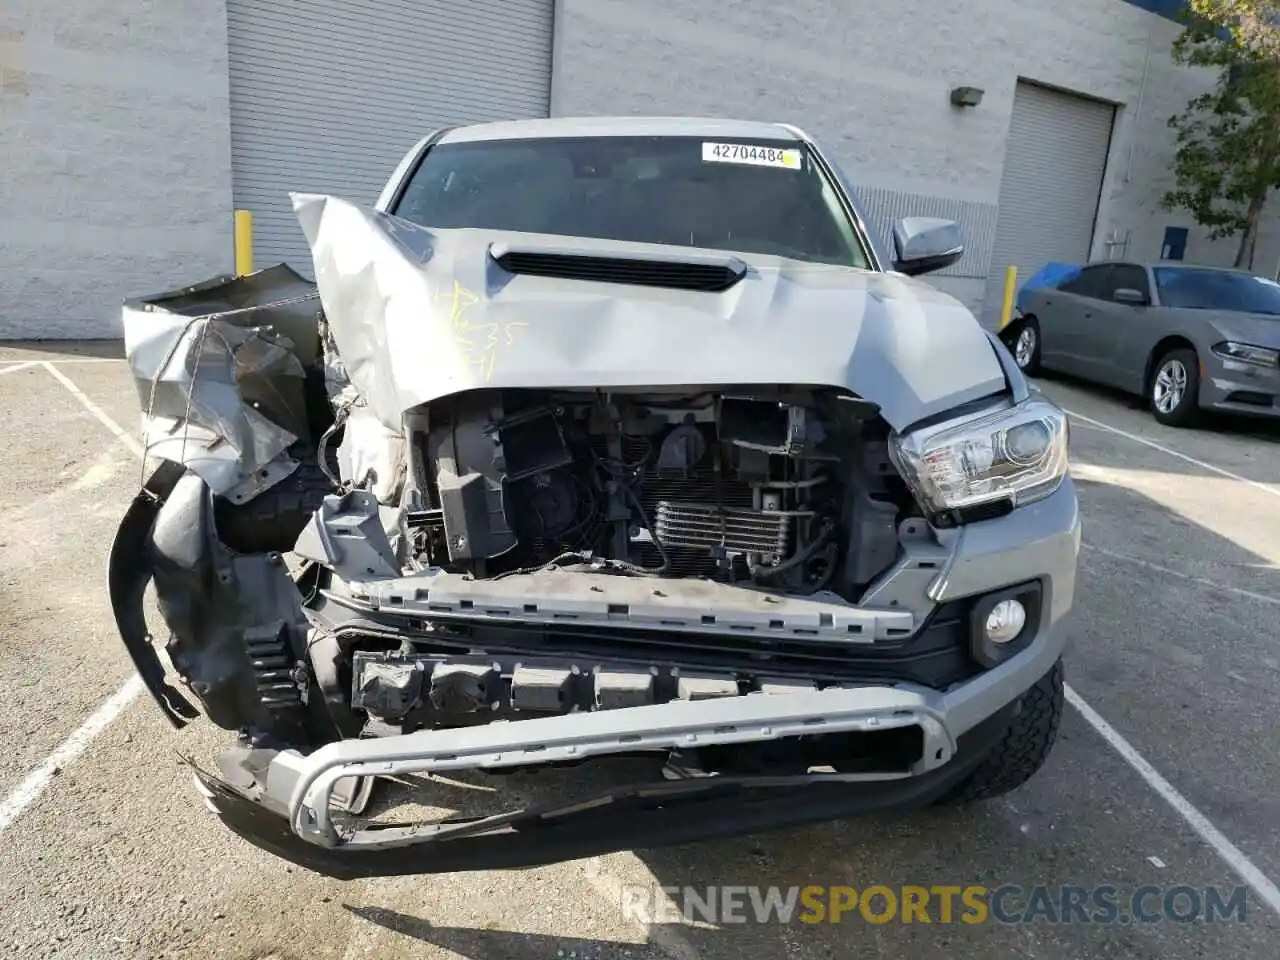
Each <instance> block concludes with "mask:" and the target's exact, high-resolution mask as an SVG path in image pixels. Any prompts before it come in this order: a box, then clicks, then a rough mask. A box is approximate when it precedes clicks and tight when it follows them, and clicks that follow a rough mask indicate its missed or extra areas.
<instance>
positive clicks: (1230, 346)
mask: <svg viewBox="0 0 1280 960" xmlns="http://www.w3.org/2000/svg"><path fill="white" fill-rule="evenodd" d="M1213 352H1214V353H1216V354H1217V355H1218V356H1220V357H1224V358H1226V359H1228V360H1243V361H1244V362H1245V363H1256V364H1258V365H1259V366H1262V367H1274V366H1276V364H1277V363H1280V351H1277V350H1273V349H1271V348H1270V347H1257V346H1254V345H1253V344H1252V343H1235V342H1234V341H1232V340H1224V341H1223V342H1222V343H1215V344H1214V345H1213Z"/></svg>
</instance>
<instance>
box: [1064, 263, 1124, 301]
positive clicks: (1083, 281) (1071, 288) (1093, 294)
mask: <svg viewBox="0 0 1280 960" xmlns="http://www.w3.org/2000/svg"><path fill="white" fill-rule="evenodd" d="M1110 272H1111V264H1109V263H1101V264H1097V265H1096V266H1092V267H1085V268H1084V269H1083V270H1081V271H1080V274H1079V276H1077V277H1074V278H1073V279H1071V280H1068V281H1067V282H1066V283H1064V284H1063V285H1062V286H1061V287H1059V288H1058V289H1059V290H1061V291H1062V292H1063V293H1073V294H1075V295H1076V296H1077V297H1088V298H1090V299H1091V300H1099V299H1101V298H1102V296H1103V290H1104V288H1105V286H1106V282H1107V275H1108V274H1109V273H1110Z"/></svg>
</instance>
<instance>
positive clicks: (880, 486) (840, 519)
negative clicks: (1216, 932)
mask: <svg viewBox="0 0 1280 960" xmlns="http://www.w3.org/2000/svg"><path fill="white" fill-rule="evenodd" d="M293 202H294V209H295V212H296V214H297V217H298V220H299V222H300V224H301V226H302V230H303V232H304V234H305V235H306V238H307V241H308V243H309V245H310V249H311V252H312V258H313V266H314V270H315V274H314V275H315V278H316V279H315V282H314V283H313V282H311V281H309V280H305V279H303V278H302V277H301V275H300V274H298V273H295V272H294V271H293V270H292V269H291V268H289V267H287V266H284V265H281V266H278V267H273V268H271V269H268V270H265V271H262V272H259V273H257V274H253V275H251V276H247V277H239V278H232V277H221V278H217V279H214V280H210V281H208V282H206V283H202V284H199V285H197V286H193V287H190V288H187V289H184V290H181V291H176V292H173V293H169V294H163V295H159V296H154V297H147V298H142V299H139V300H137V301H131V302H129V303H127V304H126V305H125V310H124V324H125V336H126V348H127V353H128V358H129V362H130V364H131V368H132V370H133V373H134V375H135V377H136V378H137V383H138V387H139V396H140V399H141V402H142V406H143V408H144V417H143V423H144V427H145V430H146V435H147V444H148V450H149V453H150V454H151V455H152V456H153V457H156V458H159V460H160V461H161V462H160V465H159V467H158V468H157V469H156V471H155V472H154V473H153V474H152V475H151V476H150V479H149V480H148V481H147V482H146V484H145V488H144V489H143V490H142V491H141V492H140V493H139V495H138V496H137V498H136V499H135V501H134V503H133V504H132V506H131V508H130V510H129V512H128V514H127V516H126V517H125V518H124V521H123V523H122V525H121V528H120V530H119V533H118V535H117V538H116V541H115V543H114V545H113V547H112V554H111V561H110V590H111V599H112V603H113V607H114V610H115V615H116V618H117V623H118V627H119V630H120V633H121V635H122V637H123V639H124V642H125V644H126V646H127V647H128V649H129V652H130V654H131V656H132V658H133V661H134V663H135V665H136V666H137V669H138V670H139V672H140V674H141V676H142V677H143V678H144V680H145V681H146V684H147V686H148V688H149V689H150V691H151V693H152V695H153V696H154V698H155V699H156V702H157V703H158V704H159V706H160V707H161V709H162V710H163V711H164V712H165V714H166V715H167V716H168V717H169V718H170V719H171V720H172V721H173V722H174V723H175V724H176V725H178V726H182V725H183V724H185V723H187V722H188V721H189V720H191V719H193V718H195V717H196V716H198V715H199V711H198V710H197V709H196V706H195V705H194V704H193V702H192V700H195V701H197V702H198V703H199V704H200V705H201V706H202V707H203V712H204V714H205V715H206V716H207V717H208V719H209V720H210V721H212V722H213V723H214V724H216V725H217V726H219V727H222V728H225V729H226V730H228V731H232V732H234V734H235V737H236V739H235V741H234V743H233V744H232V745H231V746H230V747H229V749H228V750H227V751H226V752H225V753H224V754H223V755H222V756H221V757H220V759H219V760H218V762H217V764H216V771H213V770H209V769H205V768H204V767H203V766H201V765H197V764H195V763H194V761H193V769H194V771H195V778H196V782H197V784H198V786H199V789H200V791H201V792H202V793H203V794H204V796H205V798H206V800H207V803H208V805H209V806H210V807H211V808H212V809H213V810H215V811H216V812H217V814H218V815H219V816H220V817H221V818H222V819H223V820H224V821H225V823H226V824H227V825H228V826H229V827H230V828H231V829H233V830H235V831H237V832H238V833H240V834H241V835H243V836H244V837H246V838H247V839H249V840H250V841H252V842H253V843H256V844H258V845H259V846H261V847H263V848H265V849H267V850H270V851H273V852H274V853H276V854H278V855H280V856H282V857H286V858H288V859H289V860H291V861H294V862H296V863H299V864H302V865H305V866H307V867H309V868H311V869H313V870H317V871H321V872H323V873H326V874H329V875H331V876H338V877H359V876H369V875H378V874H404V873H417V872H427V871H435V870H453V869H471V868H492V867H502V866H523V865H531V864H537V863H546V862H551V861H556V860H561V859H567V858H576V857H581V856H587V855H591V854H596V853H600V852H604V851H610V850H616V849H625V848H634V847H653V846H658V845H661V844H670V843H682V842H687V841H691V840H698V839H703V838H707V837H714V836H726V835H736V834H742V833H746V832H751V831H757V830H762V829H767V828H773V827H778V826H783V825H790V824H799V823H805V822H814V821H822V820H829V819H833V818H841V817H848V816H852V815H855V814H858V813H861V812H866V811H871V810H877V809H905V808H908V807H911V806H915V805H921V804H928V803H935V802H963V801H969V800H974V799H981V798H985V797H990V796H995V795H998V794H1001V793H1004V792H1006V791H1008V790H1011V789H1013V788H1015V787H1017V786H1018V785H1020V784H1021V783H1023V782H1024V781H1026V780H1027V779H1028V778H1029V777H1031V776H1032V775H1033V774H1034V773H1035V771H1036V770H1037V769H1038V768H1039V767H1040V766H1041V764H1042V763H1043V762H1044V759H1045V757H1046V755H1047V754H1048V752H1049V750H1050V748H1051V746H1052V744H1053V741H1054V737H1055V734H1056V731H1057V725H1058V720H1059V717H1060V714H1061V710H1062V703H1063V682H1062V666H1061V653H1062V649H1063V645H1064V643H1065V633H1064V629H1063V620H1064V617H1065V616H1066V615H1067V613H1068V611H1069V609H1070V607H1071V603H1072V594H1073V589H1074V583H1075V573H1076V561H1077V554H1078V550H1079V543H1080V521H1079V513H1078V509H1077V502H1076V494H1075V491H1074V488H1073V486H1072V481H1071V478H1070V476H1069V473H1068V469H1067V424H1066V418H1065V416H1064V415H1063V413H1062V412H1061V411H1060V410H1059V409H1058V408H1057V407H1055V406H1054V405H1053V404H1051V403H1050V402H1048V401H1047V400H1046V399H1044V398H1042V397H1041V396H1040V395H1039V394H1037V393H1035V392H1034V391H1032V390H1030V389H1029V387H1028V384H1027V382H1026V380H1025V379H1024V377H1023V376H1022V374H1021V373H1020V372H1019V371H1018V369H1017V367H1016V365H1015V364H1014V362H1013V360H1012V358H1011V357H1010V356H1009V353H1008V351H1007V350H1006V349H1005V348H1004V347H1003V346H1002V345H1001V344H1000V343H999V341H998V340H997V339H996V338H995V337H994V336H993V335H991V334H989V333H987V332H985V331H984V330H983V329H982V328H981V327H980V326H979V324H978V323H977V321H976V320H975V319H974V317H973V316H972V314H971V313H970V312H969V311H968V310H967V309H965V308H964V307H963V306H962V305H961V304H960V303H959V302H957V301H956V300H954V299H952V298H951V297H948V296H946V295H944V294H942V293H940V292H939V291H938V290H936V289H934V288H933V287H931V286H928V285H926V284H924V283H923V282H921V281H919V280H915V279H913V278H912V275H916V274H922V273H927V272H930V271H933V270H937V269H940V268H943V267H946V266H948V265H949V264H952V263H954V262H956V260H957V259H959V257H960V256H961V255H962V246H961V242H960V234H959V230H958V228H957V227H956V225H955V224H952V223H950V222H946V221H939V220H930V219H923V218H908V219H906V220H902V221H899V222H898V223H897V224H896V225H895V228H894V231H893V238H892V247H893V249H892V253H887V252H886V251H885V250H884V249H882V247H881V245H880V243H879V241H878V239H877V238H876V237H875V236H874V235H873V233H872V231H870V230H869V229H868V228H867V225H866V222H865V220H864V217H863V216H862V214H861V213H860V211H859V208H858V205H857V203H856V201H855V198H854V195H853V191H852V189H851V188H850V186H849V184H848V183H847V182H846V180H845V179H844V177H843V175H842V174H841V172H840V171H839V170H838V169H837V168H836V167H835V166H833V165H832V163H831V162H830V161H829V160H828V159H827V158H825V157H824V155H823V153H822V151H821V150H820V149H819V147H818V146H817V145H816V144H815V143H814V142H813V141H812V140H811V139H810V138H809V137H807V136H806V135H804V134H803V133H802V132H801V131H799V130H796V129H795V128H793V127H790V126H784V125H775V124H760V123H743V122H731V121H715V120H708V121H702V120H645V119H595V120H580V121H569V120H540V121H521V122H514V123H506V124H494V125H484V126H475V127H463V128H455V129H450V130H445V131H440V132H437V133H435V134H433V135H431V136H429V137H427V138H425V139H424V140H423V141H422V142H421V143H419V144H418V145H417V146H415V147H414V149H413V150H412V151H411V152H410V153H409V155H408V156H406V157H405V159H404V161H403V162H402V164H401V165H400V167H399V169H398V170H397V171H396V172H395V174H394V175H393V177H392V178H391V180H390V182H389V183H388V184H387V186H386V188H385V189H384V191H383V193H382V196H381V197H380V199H379V200H378V202H377V204H376V206H375V207H374V208H373V209H366V208H363V207H361V206H358V205H355V204H352V203H349V202H347V201H344V200H340V199H337V198H334V197H328V196H319V195H304V194H295V195H294V197H293ZM295 561H296V562H295ZM151 583H154V587H155V595H156V598H157V601H158V605H159V608H160V613H161V615H162V617H163V619H164V621H165V624H166V625H167V627H168V632H169V634H170V638H169V640H168V643H167V646H166V648H165V652H166V654H167V660H168V661H169V664H170V665H171V670H172V671H174V672H176V674H177V677H179V678H180V681H178V680H176V679H174V678H173V677H172V676H171V674H170V673H169V670H170V667H168V666H166V665H165V663H164V661H163V660H162V658H161V656H160V655H159V650H158V649H157V648H156V647H155V646H153V644H152V639H151V635H150V632H149V629H148V625H147V623H146V618H145V615H144V594H145V591H146V588H147V586H148V584H151ZM618 756H639V757H642V758H646V757H647V758H654V760H653V762H654V773H653V776H652V777H651V778H650V779H648V780H646V781H644V782H641V783H638V784H637V783H633V784H627V785H625V786H618V787H617V788H616V789H602V790H599V791H596V792H595V793H594V794H593V795H591V796H589V797H588V798H587V799H586V800H585V801H584V800H582V799H581V798H575V799H574V800H573V801H572V802H570V801H568V800H564V801H560V802H557V800H548V801H547V802H546V803H540V804H536V805H529V804H524V803H520V802H517V801H516V800H515V799H513V800H512V803H511V807H510V809H507V810H506V811H505V812H503V813H500V814H496V815H486V816H478V817H470V818H446V819H444V820H440V821H434V822H408V823H406V822H396V823H390V824H389V823H382V822H376V821H372V822H371V821H370V820H369V819H368V818H367V817H362V816H360V814H362V813H363V812H365V811H366V807H367V803H368V800H369V795H370V789H371V787H372V785H373V784H374V783H375V781H377V779H378V778H396V777H403V776H405V775H411V774H418V775H424V776H426V778H427V779H426V786H427V789H428V790H429V789H430V784H431V783H432V782H433V778H434V777H435V776H436V775H444V774H448V773H450V772H456V771H468V772H470V773H471V774H472V775H479V776H486V775H488V774H497V773H500V772H503V771H509V770H512V769H527V768H531V767H544V768H545V767H551V766H567V765H574V764H581V763H584V762H586V763H589V762H592V761H595V760H597V759H598V758H604V757H618ZM492 779H493V781H494V782H495V783H497V784H499V789H501V783H502V782H503V778H500V777H497V776H493V777H492Z"/></svg>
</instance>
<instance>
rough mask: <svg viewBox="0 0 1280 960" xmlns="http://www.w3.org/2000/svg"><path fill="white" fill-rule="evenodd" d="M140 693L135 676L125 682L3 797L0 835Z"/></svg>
mask: <svg viewBox="0 0 1280 960" xmlns="http://www.w3.org/2000/svg"><path fill="white" fill-rule="evenodd" d="M143 689H144V687H143V683H142V678H141V677H140V676H138V675H137V674H136V673H135V674H134V675H133V676H131V677H130V678H129V679H128V680H127V681H125V684H124V686H123V687H121V688H120V689H119V690H117V691H116V692H115V693H113V694H112V695H111V696H110V697H108V698H107V700H106V702H104V703H103V704H102V706H100V707H99V708H98V709H97V710H95V711H93V713H92V714H90V715H89V719H88V720H86V721H85V722H84V723H82V724H80V726H79V727H78V728H77V729H76V731H75V732H74V733H72V734H71V736H69V737H67V739H65V740H63V741H62V743H60V744H58V747H57V749H56V750H54V751H53V753H51V754H49V756H47V757H45V758H44V760H42V761H41V763H40V765H39V766H38V767H36V768H35V769H34V770H32V771H31V772H30V773H29V774H27V775H26V776H25V777H24V778H23V780H22V782H21V783H20V784H18V787H17V789H16V790H14V791H13V793H11V794H9V796H7V797H5V798H4V802H3V803H0V833H3V832H4V831H5V830H7V829H8V828H9V827H10V826H12V824H13V822H14V821H15V820H17V819H18V817H19V816H21V814H22V811H23V810H25V809H27V807H29V806H31V804H33V803H34V802H35V801H36V798H38V797H39V796H40V794H42V793H44V789H45V787H47V786H48V785H49V781H50V780H52V779H53V778H54V777H55V776H57V775H58V773H59V772H61V770H62V768H63V767H65V766H66V765H67V764H68V763H70V762H71V761H72V760H74V759H76V757H78V756H80V754H82V753H84V752H85V750H86V749H87V748H88V746H89V744H90V743H92V742H93V740H94V738H95V737H97V736H98V734H100V733H102V731H103V730H105V729H107V727H109V726H111V724H112V723H113V722H114V721H115V719H116V717H118V716H120V714H121V713H123V712H124V709H125V707H127V706H129V704H131V703H133V701H134V700H135V699H137V697H138V695H139V694H140V693H142V691H143Z"/></svg>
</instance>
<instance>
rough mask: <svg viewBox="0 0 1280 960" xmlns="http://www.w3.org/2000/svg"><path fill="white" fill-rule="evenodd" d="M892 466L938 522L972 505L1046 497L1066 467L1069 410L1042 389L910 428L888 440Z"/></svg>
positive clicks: (959, 517)
mask: <svg viewBox="0 0 1280 960" xmlns="http://www.w3.org/2000/svg"><path fill="white" fill-rule="evenodd" d="M889 454H890V457H891V458H892V459H893V462H894V466H896V467H897V468H898V472H899V473H901V474H902V477H903V479H904V480H906V482H907V485H908V486H909V487H911V491H912V493H914V494H915V497H916V499H917V500H918V501H919V502H920V504H921V506H923V507H924V508H925V509H926V510H928V511H929V513H930V514H931V515H932V516H933V518H934V519H935V521H936V520H937V519H938V518H942V519H943V520H944V522H945V521H946V519H947V518H948V516H949V517H950V519H951V520H952V521H962V520H963V516H962V513H963V512H966V511H968V510H970V509H971V508H973V507H979V506H982V505H987V504H996V503H998V502H1002V501H1003V502H1007V503H1008V505H1009V506H1010V507H1016V506H1021V505H1022V504H1026V503H1031V502H1032V501H1035V500H1039V499H1041V498H1042V497H1047V496H1048V495H1049V494H1051V493H1053V492H1054V491H1055V490H1057V489H1058V487H1059V486H1061V485H1062V478H1063V477H1065V476H1066V474H1067V415H1066V414H1065V413H1063V412H1062V410H1060V409H1059V408H1058V407H1057V406H1056V405H1054V404H1053V403H1051V402H1050V401H1048V400H1046V399H1045V398H1044V397H1042V396H1032V397H1030V398H1028V399H1027V400H1024V401H1023V402H1022V403H1019V404H1015V405H1014V406H1012V407H1007V408H1006V409H1003V410H1000V411H999V412H996V413H989V414H980V415H978V416H976V417H971V418H968V419H965V420H958V421H957V420H951V421H948V422H946V423H942V424H938V425H936V426H932V427H924V428H921V429H919V430H913V431H911V432H910V433H908V434H906V435H904V436H899V435H897V434H894V436H893V438H892V440H891V441H890V443H889Z"/></svg>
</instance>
